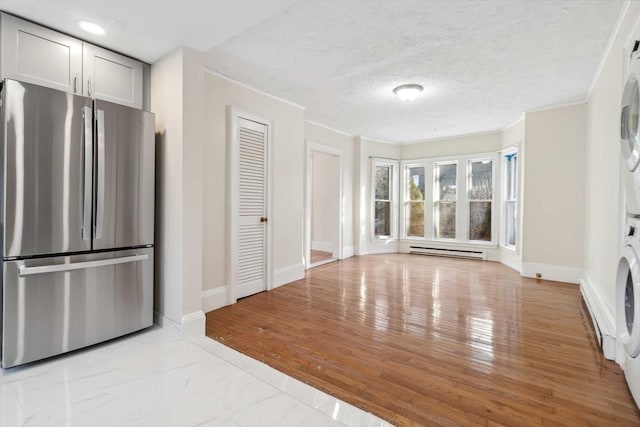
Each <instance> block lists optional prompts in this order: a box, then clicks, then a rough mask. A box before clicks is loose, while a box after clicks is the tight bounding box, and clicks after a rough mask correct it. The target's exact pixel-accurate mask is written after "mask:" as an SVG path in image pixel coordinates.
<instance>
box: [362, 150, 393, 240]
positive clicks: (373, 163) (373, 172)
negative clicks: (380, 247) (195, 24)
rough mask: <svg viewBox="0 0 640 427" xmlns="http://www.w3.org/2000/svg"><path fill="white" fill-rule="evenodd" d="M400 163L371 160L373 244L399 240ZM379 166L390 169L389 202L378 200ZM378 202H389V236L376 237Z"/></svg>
mask: <svg viewBox="0 0 640 427" xmlns="http://www.w3.org/2000/svg"><path fill="white" fill-rule="evenodd" d="M399 163H400V162H398V161H396V160H388V159H380V158H372V159H371V176H370V180H369V182H370V188H371V194H370V198H369V199H370V217H369V218H370V221H369V233H370V234H369V235H370V240H371V241H372V242H380V241H390V240H397V239H398V210H399V209H398V190H397V187H398V185H397V184H398V169H399ZM379 166H382V167H389V168H390V172H389V180H390V181H391V182H390V183H389V199H388V200H382V199H380V200H378V199H376V170H377V168H378V167H379ZM377 201H388V202H389V210H390V212H389V214H390V215H389V216H390V222H391V224H389V231H390V232H391V233H390V234H389V235H388V236H386V235H376V225H375V218H376V202H377Z"/></svg>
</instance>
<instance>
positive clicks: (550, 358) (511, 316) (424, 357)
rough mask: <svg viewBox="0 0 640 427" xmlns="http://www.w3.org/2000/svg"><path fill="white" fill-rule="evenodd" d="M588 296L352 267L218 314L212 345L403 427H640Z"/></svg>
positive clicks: (384, 260)
mask: <svg viewBox="0 0 640 427" xmlns="http://www.w3.org/2000/svg"><path fill="white" fill-rule="evenodd" d="M590 321H591V320H590V318H589V314H588V312H587V311H586V309H585V307H584V304H583V302H582V300H581V296H580V291H579V288H578V286H576V285H571V284H566V283H557V282H548V281H544V280H533V279H525V278H522V277H520V275H519V274H518V273H517V272H515V271H513V270H511V269H509V268H507V267H505V266H503V265H501V264H498V263H492V262H481V261H472V260H457V259H446V258H436V257H425V256H417V255H404V254H392V255H370V256H364V257H352V258H349V259H347V260H343V261H340V262H337V263H332V264H326V265H323V266H320V267H316V268H314V269H311V270H308V271H307V275H306V277H305V278H304V279H303V280H299V281H297V282H294V283H291V284H288V285H285V286H282V287H280V288H277V289H275V290H273V291H270V292H263V293H260V294H257V295H254V296H251V297H248V298H245V299H242V300H240V301H238V303H236V304H234V305H232V306H228V307H224V308H221V309H219V310H215V311H212V312H210V313H207V336H209V337H211V338H213V339H216V340H218V341H220V342H222V343H224V344H226V345H228V346H230V347H232V348H234V349H236V350H238V351H241V352H243V353H245V354H247V355H249V356H251V357H253V358H256V359H258V360H261V361H263V362H265V363H267V364H268V365H270V366H272V367H274V368H275V369H278V370H280V371H282V372H284V373H286V374H288V375H291V376H292V377H294V378H298V379H299V380H301V381H303V382H305V383H308V384H310V385H312V386H314V387H317V388H318V389H320V390H323V391H325V392H327V393H329V394H332V395H334V396H336V397H338V398H340V399H342V400H345V401H347V402H349V403H351V404H353V405H355V406H358V407H360V408H362V409H364V410H366V411H369V412H372V413H374V414H376V415H378V416H380V417H381V418H384V419H386V420H388V421H390V422H391V423H393V424H396V425H443V426H448V425H463V426H467V425H468V426H477V425H486V426H526V425H564V426H566V425H598V426H607V425H640V411H639V410H638V408H637V407H636V405H635V403H634V402H633V399H632V397H631V395H630V393H629V391H628V389H627V387H626V384H625V381H624V374H623V372H622V371H621V369H620V368H619V367H618V366H617V365H616V364H615V363H614V362H611V361H608V360H605V359H604V358H603V356H602V353H601V351H600V349H599V347H598V345H597V343H596V339H595V336H594V332H593V329H592V326H591V324H590Z"/></svg>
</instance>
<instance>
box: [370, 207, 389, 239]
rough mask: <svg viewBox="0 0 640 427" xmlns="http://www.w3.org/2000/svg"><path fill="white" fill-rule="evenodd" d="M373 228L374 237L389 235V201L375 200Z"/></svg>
mask: <svg viewBox="0 0 640 427" xmlns="http://www.w3.org/2000/svg"><path fill="white" fill-rule="evenodd" d="M374 229H375V235H376V237H377V236H390V235H391V203H390V202H376V212H375V227H374Z"/></svg>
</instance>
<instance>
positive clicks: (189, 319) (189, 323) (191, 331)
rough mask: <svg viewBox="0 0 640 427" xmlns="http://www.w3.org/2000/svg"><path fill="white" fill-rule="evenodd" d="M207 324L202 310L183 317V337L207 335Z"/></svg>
mask: <svg viewBox="0 0 640 427" xmlns="http://www.w3.org/2000/svg"><path fill="white" fill-rule="evenodd" d="M205 323H206V322H205V316H204V312H203V311H202V310H198V311H195V312H193V313H189V314H186V315H184V316H182V337H183V338H198V337H203V336H204V335H205V334H204V333H205Z"/></svg>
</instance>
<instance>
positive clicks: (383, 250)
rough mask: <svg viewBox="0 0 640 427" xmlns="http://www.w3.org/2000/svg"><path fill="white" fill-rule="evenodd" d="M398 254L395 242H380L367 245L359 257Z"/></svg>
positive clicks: (396, 242)
mask: <svg viewBox="0 0 640 427" xmlns="http://www.w3.org/2000/svg"><path fill="white" fill-rule="evenodd" d="M398 252H399V246H398V241H397V240H386V241H385V240H382V241H380V242H371V243H369V244H368V245H367V247H366V248H365V251H364V253H361V255H374V254H397V253H398Z"/></svg>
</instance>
